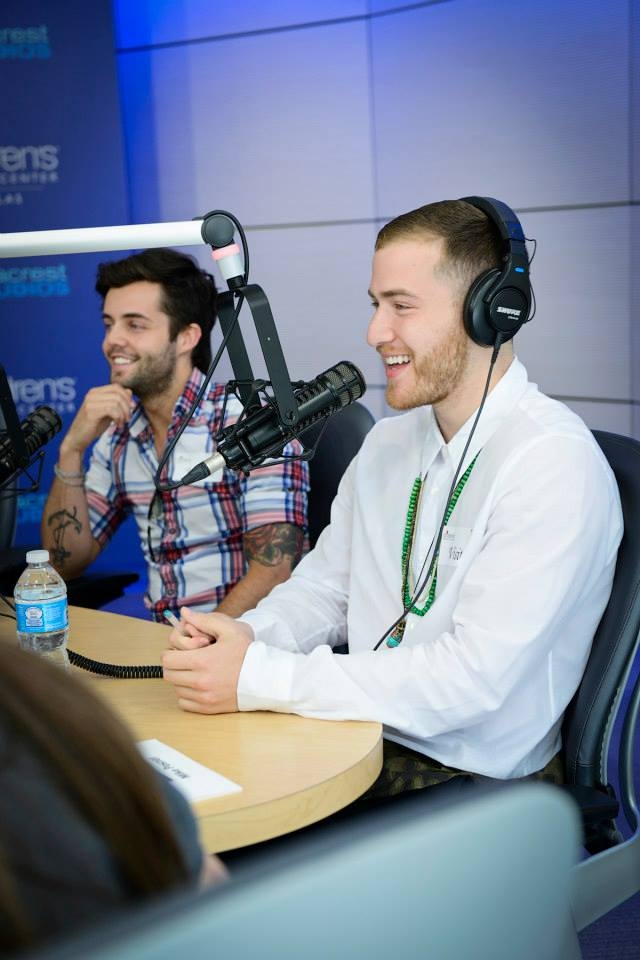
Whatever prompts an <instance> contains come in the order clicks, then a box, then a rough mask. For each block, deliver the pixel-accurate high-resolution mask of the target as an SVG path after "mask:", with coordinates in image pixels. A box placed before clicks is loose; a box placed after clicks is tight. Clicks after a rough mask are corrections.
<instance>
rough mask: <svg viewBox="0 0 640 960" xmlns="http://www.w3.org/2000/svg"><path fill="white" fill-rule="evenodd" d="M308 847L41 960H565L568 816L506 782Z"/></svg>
mask: <svg viewBox="0 0 640 960" xmlns="http://www.w3.org/2000/svg"><path fill="white" fill-rule="evenodd" d="M334 826H335V827H336V830H335V833H333V832H331V833H329V834H326V833H325V834H323V843H322V846H321V847H319V846H318V845H317V844H315V843H313V842H312V843H311V847H308V846H307V845H306V842H305V840H304V839H302V840H300V846H299V848H297V850H296V855H295V856H292V857H290V858H289V859H288V860H286V861H284V862H283V861H277V860H276V862H275V863H271V864H269V862H268V859H266V860H263V861H262V863H261V864H260V866H259V867H258V868H255V869H254V870H253V871H251V872H249V871H247V870H245V871H244V873H243V875H242V876H240V877H236V878H235V879H234V878H233V877H232V878H231V881H230V882H229V883H228V884H226V885H223V886H221V887H220V888H216V889H213V890H211V891H209V892H208V893H207V894H205V895H204V896H201V897H195V896H194V897H192V898H190V899H187V900H186V901H185V900H184V898H183V899H181V900H179V901H172V900H170V899H167V900H165V901H164V902H162V903H158V904H157V905H156V906H155V907H154V908H153V909H152V910H147V911H142V912H136V913H132V914H131V915H130V919H128V920H126V921H124V922H122V923H120V924H118V923H117V922H116V923H112V924H110V925H109V927H108V928H106V929H105V928H102V927H101V928H100V929H98V930H96V931H95V932H93V933H91V934H88V935H87V936H85V937H79V938H76V939H75V940H74V941H73V942H71V943H70V944H68V945H61V946H60V947H59V948H58V949H52V950H50V951H46V952H45V951H43V952H42V953H41V954H40V953H39V954H37V956H38V957H39V958H40V960H79V958H80V957H82V958H83V960H84V958H85V957H91V958H92V960H116V958H118V960H120V958H122V960H124V958H125V957H126V960H174V958H175V957H189V960H205V958H206V960H209V958H211V957H217V956H219V957H233V958H235V960H250V958H255V957H262V958H264V960H276V958H277V960H299V958H300V957H304V958H305V960H327V957H349V958H352V960H360V958H363V960H376V958H380V960H382V958H388V957H394V956H398V957H403V958H404V960H414V958H415V960H424V958H425V957H437V958H438V960H460V958H461V957H473V958H474V960H514V958H516V957H517V958H518V960H576V958H578V957H580V953H579V952H578V947H577V938H576V936H575V931H574V930H573V926H572V924H571V920H570V917H569V894H570V877H571V868H572V866H573V864H574V863H575V862H576V860H577V857H578V834H579V824H578V815H577V813H576V811H575V808H574V806H573V804H572V803H571V802H570V801H569V800H568V799H567V798H566V797H565V796H564V795H563V794H562V793H561V792H560V791H559V790H556V789H553V788H551V787H548V786H544V785H542V784H535V785H534V784H527V785H518V786H514V787H512V788H510V789H507V790H501V791H498V792H495V793H493V794H491V795H487V796H482V797H477V798H475V799H474V800H473V801H472V802H466V803H460V804H454V805H451V806H449V807H448V808H446V809H443V810H437V811H436V812H435V813H431V814H428V815H426V816H425V815H424V813H423V814H416V815H414V816H408V817H407V815H406V812H405V813H402V814H400V815H393V814H391V815H390V812H389V810H387V811H385V813H384V816H383V819H382V820H379V819H378V816H377V815H376V814H375V813H374V814H372V815H371V817H370V818H366V820H362V821H361V822H360V823H359V825H358V827H357V828H355V829H354V827H353V825H351V824H348V825H347V824H344V823H343V824H337V825H334Z"/></svg>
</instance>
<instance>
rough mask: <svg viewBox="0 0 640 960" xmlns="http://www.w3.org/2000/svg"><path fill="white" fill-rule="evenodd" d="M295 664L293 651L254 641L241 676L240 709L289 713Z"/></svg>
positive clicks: (239, 679) (247, 654)
mask: <svg viewBox="0 0 640 960" xmlns="http://www.w3.org/2000/svg"><path fill="white" fill-rule="evenodd" d="M294 665H295V655H294V654H292V653H289V652H288V651H286V650H278V649H277V648H275V647H272V646H270V645H269V644H266V643H262V642H261V641H260V640H254V641H253V643H251V644H250V645H249V647H248V648H247V652H246V654H245V658H244V663H243V664H242V669H241V670H240V676H239V677H238V690H237V698H238V709H239V710H273V711H275V712H279V713H289V712H290V705H291V689H292V683H293V671H294Z"/></svg>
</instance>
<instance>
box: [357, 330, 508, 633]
mask: <svg viewBox="0 0 640 960" xmlns="http://www.w3.org/2000/svg"><path fill="white" fill-rule="evenodd" d="M503 343H504V337H503V334H502V333H500V332H498V333H497V334H496V342H495V345H494V347H493V352H492V354H491V361H490V363H489V373H488V374H487V379H486V382H485V385H484V391H483V393H482V399H481V401H480V406H479V407H478V412H477V413H476V416H475V419H474V421H473V425H472V427H471V430H470V431H469V436H468V437H467V442H466V443H465V445H464V450H463V451H462V454H461V456H460V459H459V461H458V465H457V467H456V469H455V473H454V475H453V480H452V481H451V486H450V487H449V493H448V494H447V498H446V500H445V508H444V512H443V514H442V519H441V521H440V524H439V527H438V533H437V536H436V534H434V536H433V537H432V539H431V543H430V544H429V548H428V550H427V553H426V556H425V558H424V561H423V563H422V566H421V568H420V573H419V574H418V576H417V578H416V586H415V589H414V591H413V595H412V597H411V600H410V601H409V603H408V604H407V606H406V607H403V610H402V613H401V614H400V616H399V617H398V618H397V620H395V621H394V622H393V623H392V624H391V626H389V627H387V629H386V630H385V631H384V633H383V634H382V636H381V637H380V639H379V640H378V641H377V643H376V645H375V646H374V648H373V649H374V650H377V649H378V648H379V647H380V646H381V644H382V643H383V642H384V641H385V640H386V639H387V637H389V636H390V635H391V633H392V631H393V630H395V628H396V627H397V626H398V625H399V624H400V623H401V622H402V620H404V618H405V617H407V616H408V615H409V613H410V612H411V608H412V607H413V605H414V604H415V603H416V601H417V599H418V597H419V596H420V594H421V593H422V592H423V591H424V590H425V588H426V586H427V584H428V583H429V581H430V579H431V577H432V576H433V572H434V568H435V565H436V563H437V560H438V555H439V552H440V543H441V541H442V534H443V533H444V528H445V526H446V516H447V508H448V506H449V501H450V500H451V496H452V494H453V491H454V490H455V488H456V484H457V482H458V477H459V476H460V471H461V469H462V464H463V463H464V458H465V457H466V455H467V450H468V449H469V445H470V443H471V440H472V438H473V435H474V433H475V431H476V427H477V426H478V421H479V420H480V414H481V413H482V410H483V408H484V405H485V401H486V399H487V396H488V394H489V385H490V384H491V376H492V374H493V369H494V367H495V363H496V360H497V359H498V354H499V352H500V347H501V346H502V344H503ZM434 543H435V546H434ZM432 548H433V552H432ZM429 559H430V563H429V568H428V570H427V572H426V574H425V576H424V577H423V573H424V569H425V567H426V565H427V562H428V561H429ZM421 578H422V579H421Z"/></svg>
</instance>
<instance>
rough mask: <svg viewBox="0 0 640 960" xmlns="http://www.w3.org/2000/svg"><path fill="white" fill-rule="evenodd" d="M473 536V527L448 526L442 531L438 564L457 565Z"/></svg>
mask: <svg viewBox="0 0 640 960" xmlns="http://www.w3.org/2000/svg"><path fill="white" fill-rule="evenodd" d="M470 537H471V527H451V526H446V527H445V528H444V530H443V531H442V542H441V544H440V555H439V557H438V566H440V567H455V566H456V565H457V564H458V563H459V562H460V559H461V558H462V555H463V553H464V551H465V549H466V546H467V544H468V542H469V538H470Z"/></svg>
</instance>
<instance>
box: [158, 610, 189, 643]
mask: <svg viewBox="0 0 640 960" xmlns="http://www.w3.org/2000/svg"><path fill="white" fill-rule="evenodd" d="M163 616H164V618H165V620H168V621H169V623H170V624H171V626H172V627H175V628H176V630H177V631H178V632H179V633H181V634H182V636H183V637H184V636H186V634H185V632H184V627H183V625H182V624H181V623H180V621H179V620H178V618H177V617H176V616H175V615H174V614H173V613H171V610H165V611H164V614H163Z"/></svg>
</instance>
